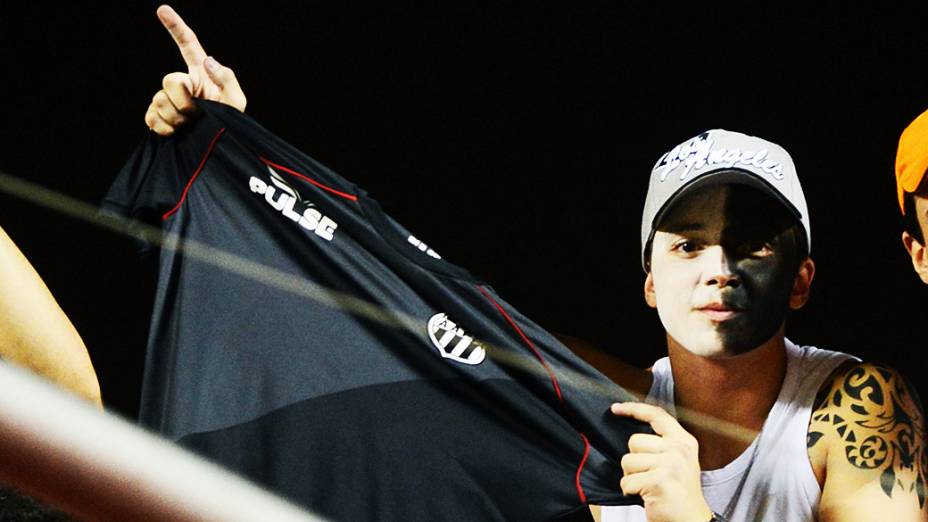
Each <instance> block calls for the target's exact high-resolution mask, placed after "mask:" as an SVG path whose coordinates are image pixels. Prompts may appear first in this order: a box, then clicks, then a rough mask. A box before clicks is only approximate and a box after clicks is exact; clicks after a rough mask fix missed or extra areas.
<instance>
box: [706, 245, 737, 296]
mask: <svg viewBox="0 0 928 522" xmlns="http://www.w3.org/2000/svg"><path fill="white" fill-rule="evenodd" d="M702 258H703V259H702V260H703V263H704V265H703V282H704V284H706V285H709V286H718V287H719V288H725V287H726V286H730V287H732V288H737V287H738V286H740V285H741V278H739V277H738V274H736V273H735V271H734V270H733V269H732V268H733V266H734V259H732V257H731V256H730V255H729V253H728V252H726V251H725V249H724V248H722V247H721V246H720V245H713V246H711V247H708V248H706V249H705V251H704V252H703V255H702Z"/></svg>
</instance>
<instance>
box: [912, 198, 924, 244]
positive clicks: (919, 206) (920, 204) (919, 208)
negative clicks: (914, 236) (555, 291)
mask: <svg viewBox="0 0 928 522" xmlns="http://www.w3.org/2000/svg"><path fill="white" fill-rule="evenodd" d="M912 199H913V200H914V201H915V215H916V217H917V218H918V226H919V228H921V229H922V238H924V239H925V240H926V241H928V197H923V196H919V195H917V194H916V195H913V197H912Z"/></svg>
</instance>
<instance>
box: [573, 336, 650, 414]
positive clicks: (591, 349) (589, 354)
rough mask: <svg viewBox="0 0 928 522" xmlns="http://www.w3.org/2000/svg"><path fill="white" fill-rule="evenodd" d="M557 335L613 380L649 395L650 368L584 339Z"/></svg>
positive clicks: (640, 393) (629, 389)
mask: <svg viewBox="0 0 928 522" xmlns="http://www.w3.org/2000/svg"><path fill="white" fill-rule="evenodd" d="M555 337H557V339H558V340H559V341H561V342H562V343H564V346H567V347H568V348H570V350H571V351H572V352H574V353H575V354H577V355H578V356H579V357H580V358H581V359H583V360H584V361H586V362H587V363H589V364H590V365H591V366H593V367H594V368H596V369H597V370H599V371H600V372H601V373H602V374H603V375H605V376H606V377H608V378H609V379H611V380H612V382H614V383H616V384H618V385H619V386H621V387H623V388H625V389H626V390H628V391H630V392H632V393H634V394H635V395H638V396H639V398H642V399H643V398H644V397H645V396H647V394H648V390H650V389H651V380H652V376H651V372H650V370H643V369H641V368H638V367H637V366H634V365H632V364H629V363H627V362H625V361H623V360H621V359H619V358H617V357H615V356H613V355H610V354H608V353H606V352H605V351H604V350H601V349H599V348H597V347H595V346H593V344H591V343H589V342H587V341H584V340H583V339H578V338H576V337H571V336H569V335H564V334H555Z"/></svg>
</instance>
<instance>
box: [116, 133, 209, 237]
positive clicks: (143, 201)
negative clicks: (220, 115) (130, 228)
mask: <svg viewBox="0 0 928 522" xmlns="http://www.w3.org/2000/svg"><path fill="white" fill-rule="evenodd" d="M219 128H220V123H219V122H217V121H216V120H214V119H210V118H200V119H197V120H195V121H194V123H193V124H191V125H190V126H189V127H185V128H182V129H180V130H179V131H178V132H177V133H176V135H175V136H173V137H171V138H164V137H161V136H158V135H156V134H154V133H152V132H149V134H148V135H147V136H146V137H145V139H144V140H143V141H142V142H141V143H140V144H139V146H138V147H137V148H136V150H135V151H134V152H133V153H132V155H131V156H130V157H129V159H128V160H127V161H126V164H125V165H124V166H123V168H122V170H120V172H119V174H117V176H116V179H115V180H114V181H113V184H112V185H111V186H110V189H109V191H108V192H107V194H106V196H105V197H104V199H103V204H102V207H103V209H104V211H106V212H110V213H115V214H116V215H119V216H121V217H124V218H128V219H132V220H138V221H141V222H143V223H146V224H150V225H156V226H157V225H158V224H159V223H160V221H161V218H162V216H164V214H165V213H167V212H169V211H170V210H171V209H172V208H173V207H174V206H175V205H176V204H177V203H178V202H179V201H180V199H181V197H182V195H183V193H184V189H185V188H186V187H187V185H188V184H189V183H190V181H191V179H192V178H193V176H194V175H195V174H196V172H197V168H198V166H199V163H200V162H201V160H202V157H203V156H204V155H205V154H206V152H207V151H208V149H209V147H210V145H211V141H212V139H213V138H214V136H215V135H216V133H217V132H218V130H219Z"/></svg>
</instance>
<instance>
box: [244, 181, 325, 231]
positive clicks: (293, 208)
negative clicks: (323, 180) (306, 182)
mask: <svg viewBox="0 0 928 522" xmlns="http://www.w3.org/2000/svg"><path fill="white" fill-rule="evenodd" d="M267 170H268V171H270V174H271V178H270V179H271V183H270V184H268V183H267V182H265V181H264V180H262V179H261V178H259V177H257V176H252V177H251V179H250V180H249V181H248V186H249V187H250V188H251V191H252V192H254V193H255V194H258V195H263V196H264V200H265V201H267V204H268V205H270V206H271V207H272V208H273V209H274V210H276V211H278V212H280V213H281V214H283V215H284V217H286V218H288V219H290V220H291V221H293V222H294V223H298V224H299V225H300V226H301V227H303V228H305V229H306V230H309V231H310V232H315V233H316V235H317V236H319V237H321V238H322V239H325V240H326V241H332V239H333V238H334V237H335V229H336V228H338V223H336V222H335V221H332V219H331V218H329V217H328V216H324V215H322V212H319V210H317V209H316V208H315V205H313V204H312V203H310V202H309V201H306V200H304V199H303V198H302V197H300V193H299V192H297V190H296V189H295V188H293V187H292V186H291V185H290V184H289V183H287V182H286V181H285V180H284V178H283V177H282V176H281V175H280V174H278V173H277V171H275V170H274V169H272V168H271V167H268V168H267Z"/></svg>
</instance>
